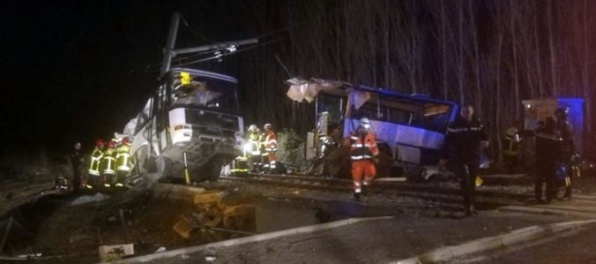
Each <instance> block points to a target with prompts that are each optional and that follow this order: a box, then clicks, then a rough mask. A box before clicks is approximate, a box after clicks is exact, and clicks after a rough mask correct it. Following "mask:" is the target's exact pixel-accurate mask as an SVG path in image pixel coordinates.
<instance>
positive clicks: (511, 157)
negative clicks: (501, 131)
mask: <svg viewBox="0 0 596 264" xmlns="http://www.w3.org/2000/svg"><path fill="white" fill-rule="evenodd" d="M517 124H518V123H516V125H513V126H510V127H509V128H507V131H505V138H504V140H503V155H504V158H505V164H506V166H507V171H508V173H510V174H511V173H513V171H514V169H515V167H516V166H517V164H518V161H519V153H520V147H521V141H522V137H521V135H520V131H519V129H518V128H517Z"/></svg>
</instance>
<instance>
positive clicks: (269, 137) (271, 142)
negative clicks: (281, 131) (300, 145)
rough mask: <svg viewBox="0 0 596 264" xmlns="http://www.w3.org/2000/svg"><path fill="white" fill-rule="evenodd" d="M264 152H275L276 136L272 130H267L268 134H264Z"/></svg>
mask: <svg viewBox="0 0 596 264" xmlns="http://www.w3.org/2000/svg"><path fill="white" fill-rule="evenodd" d="M265 151H268V152H275V151H277V136H276V135H275V132H274V131H273V129H272V130H269V132H265Z"/></svg>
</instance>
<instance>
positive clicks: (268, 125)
mask: <svg viewBox="0 0 596 264" xmlns="http://www.w3.org/2000/svg"><path fill="white" fill-rule="evenodd" d="M263 127H264V128H265V129H268V128H271V124H269V123H267V124H265V125H264V126H263Z"/></svg>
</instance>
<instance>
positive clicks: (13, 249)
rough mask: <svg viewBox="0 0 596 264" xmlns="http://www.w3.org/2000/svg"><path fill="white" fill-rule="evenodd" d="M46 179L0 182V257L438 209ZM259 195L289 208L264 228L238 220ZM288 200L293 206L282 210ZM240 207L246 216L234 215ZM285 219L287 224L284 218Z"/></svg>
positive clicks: (215, 187) (216, 187) (71, 255)
mask: <svg viewBox="0 0 596 264" xmlns="http://www.w3.org/2000/svg"><path fill="white" fill-rule="evenodd" d="M447 184H450V183H447ZM51 185H52V183H51V182H38V183H36V184H26V183H20V182H9V183H5V184H4V185H2V186H3V187H2V189H0V192H3V196H2V202H1V203H0V205H1V206H0V209H2V210H4V211H3V214H2V216H3V217H2V219H1V221H2V229H0V232H1V233H0V235H1V236H2V239H5V242H4V248H3V250H2V251H3V254H2V255H3V256H10V257H18V256H19V255H23V254H36V253H41V254H42V257H48V258H50V259H49V260H45V261H43V262H41V261H37V262H36V263H94V262H98V261H99V257H98V247H99V246H100V245H114V244H126V243H133V244H134V248H135V255H143V254H150V253H153V252H156V251H158V250H160V248H163V249H167V250H172V249H176V248H182V247H187V246H193V245H199V244H205V243H209V242H214V241H218V240H221V239H228V238H233V237H241V236H245V235H246V234H244V233H241V232H249V233H250V232H266V231H273V230H277V229H283V228H289V227H293V225H292V224H294V226H295V225H301V224H315V223H321V222H327V221H333V220H337V219H342V218H347V217H354V216H379V215H412V214H417V215H423V216H428V217H430V218H433V217H441V215H442V211H441V208H440V206H438V205H435V204H433V203H432V202H428V201H421V200H418V199H414V198H408V197H403V196H399V195H397V194H395V193H392V192H385V193H378V194H370V195H367V196H366V197H365V202H366V205H365V206H363V205H361V204H356V205H355V206H349V208H347V209H346V207H345V206H342V207H341V208H340V207H338V206H336V205H335V204H337V202H338V201H341V202H342V204H345V203H344V202H346V201H347V202H350V201H351V200H352V196H351V193H341V192H340V193H338V192H322V191H306V190H300V189H292V188H280V187H272V186H264V185H246V184H239V183H221V182H220V183H209V184H204V185H201V186H197V189H199V188H206V189H207V190H208V193H216V194H217V195H216V196H217V199H215V200H213V199H212V198H213V197H211V198H209V197H207V198H205V199H203V200H201V199H199V200H197V198H195V197H194V196H193V195H192V194H191V195H186V196H184V195H182V196H178V197H176V195H174V194H172V193H171V192H167V191H166V192H157V193H155V192H151V191H146V190H134V191H130V190H129V191H103V192H100V194H98V193H97V192H88V193H85V194H82V195H80V196H77V197H75V196H73V195H72V194H70V193H68V192H63V193H51V192H47V191H45V192H43V190H47V189H48V188H50V187H51ZM575 186H576V188H577V191H576V193H582V194H593V193H596V178H593V177H582V178H579V179H577V180H576V182H575ZM8 190H10V191H8ZM531 191H532V190H531V187H529V186H526V187H523V188H520V189H519V192H523V193H531ZM42 193H44V194H43V195H42ZM9 194H10V195H9ZM81 197H85V199H90V200H93V199H98V200H100V199H99V198H106V199H105V200H101V201H93V202H88V203H84V204H79V205H72V202H73V201H75V200H76V199H79V201H80V200H81V199H82V198H81ZM28 199H36V201H37V202H36V203H26V201H27V200H28ZM264 202H267V203H282V204H281V205H276V206H278V207H268V209H267V210H269V211H267V210H261V212H269V213H266V214H269V215H270V216H273V215H276V212H278V211H277V209H275V208H285V209H283V210H287V211H283V210H281V209H280V210H281V216H279V217H283V215H288V214H289V213H288V212H293V213H294V214H295V216H294V217H293V220H290V221H289V222H290V223H288V224H287V225H285V226H284V225H276V224H274V223H273V224H272V223H269V224H268V226H267V227H263V226H257V225H256V224H255V223H254V222H253V223H251V222H250V221H244V220H242V219H243V217H252V218H253V219H255V218H259V217H261V222H263V221H265V220H262V216H259V215H257V216H256V217H255V216H254V215H252V216H251V215H250V214H251V212H252V213H253V214H254V209H251V208H253V207H254V206H255V205H256V204H262V203H264ZM290 203H291V204H292V206H294V207H296V208H293V209H291V210H290V209H289V207H288V204H290ZM19 205H20V207H19ZM15 208H16V209H15ZM247 208H248V209H247ZM272 208H273V209H272ZM305 208H306V209H305ZM9 209H12V210H9ZM246 210H248V211H246ZM251 210H252V211H251ZM247 212H248V213H247ZM278 213H279V212H278ZM246 214H248V215H249V216H239V215H246ZM261 214H262V213H261ZM301 215H302V216H304V217H302V218H303V219H299V218H300V217H299V216H301ZM305 215H308V217H306V216H305ZM446 215H449V214H448V213H447V214H446ZM10 217H12V218H13V220H12V222H13V223H12V224H11V228H10V231H9V232H8V233H6V232H5V231H6V229H7V225H8V223H9V219H10ZM276 217H277V216H276ZM307 218H308V219H307ZM267 221H269V222H275V221H278V222H287V221H288V220H287V219H286V220H275V219H273V220H271V219H269V220H266V221H265V222H267ZM292 221H294V222H295V223H291V222H292ZM181 223H182V224H181ZM189 226H190V227H194V228H189ZM201 227H202V228H201ZM207 227H212V228H213V227H215V228H220V229H222V230H214V229H212V228H211V229H210V228H207ZM233 231H239V232H237V233H235V232H233ZM4 237H5V238H4ZM21 260H22V259H21Z"/></svg>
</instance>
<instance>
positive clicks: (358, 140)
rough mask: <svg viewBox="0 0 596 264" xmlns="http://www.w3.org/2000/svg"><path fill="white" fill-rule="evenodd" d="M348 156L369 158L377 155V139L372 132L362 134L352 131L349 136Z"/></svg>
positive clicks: (360, 158)
mask: <svg viewBox="0 0 596 264" xmlns="http://www.w3.org/2000/svg"><path fill="white" fill-rule="evenodd" d="M349 142H350V158H351V159H352V160H367V159H368V160H370V159H373V158H374V157H375V156H377V155H379V147H378V146H377V139H376V137H375V135H374V134H373V133H370V132H367V133H365V134H363V135H357V133H355V132H352V135H351V136H350V138H349Z"/></svg>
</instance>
